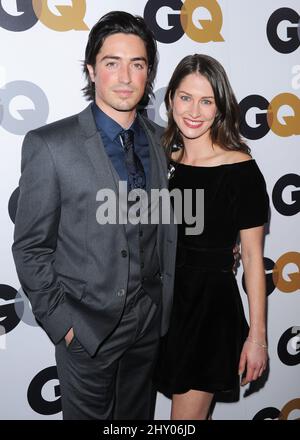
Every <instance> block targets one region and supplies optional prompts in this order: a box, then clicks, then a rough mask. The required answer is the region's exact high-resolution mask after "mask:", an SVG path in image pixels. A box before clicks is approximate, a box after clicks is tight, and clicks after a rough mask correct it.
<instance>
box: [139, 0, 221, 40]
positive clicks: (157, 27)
mask: <svg viewBox="0 0 300 440" xmlns="http://www.w3.org/2000/svg"><path fill="white" fill-rule="evenodd" d="M198 8H205V9H206V10H207V11H208V12H209V13H210V16H211V19H198V20H197V21H198V23H199V26H197V25H196V24H195V22H194V18H195V13H196V10H197V9H198ZM170 10H171V11H172V12H170ZM161 15H163V16H164V17H165V16H167V26H168V27H169V28H165V27H162V25H161V24H160V23H161V21H162V17H161ZM159 18H160V20H159ZM144 19H145V21H146V23H147V24H148V26H149V27H150V29H151V30H152V31H153V33H154V36H155V38H156V40H157V41H160V42H161V43H174V42H175V41H178V40H179V39H180V38H181V37H182V36H183V34H184V33H186V34H187V35H188V36H189V37H190V38H191V39H192V40H193V41H197V42H198V43H207V42H209V41H224V39H223V37H222V35H221V28H222V24H223V15H222V10H221V8H220V5H219V4H218V2H217V1H216V0H186V1H185V2H184V4H183V3H182V1H180V0H159V1H158V0H148V2H147V4H146V6H145V9H144Z"/></svg>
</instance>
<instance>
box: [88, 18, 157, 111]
mask: <svg viewBox="0 0 300 440" xmlns="http://www.w3.org/2000/svg"><path fill="white" fill-rule="evenodd" d="M118 33H122V34H133V35H137V36H138V37H140V38H141V39H142V40H143V41H144V43H145V47H146V52H147V58H148V79H147V84H146V89H145V94H144V97H143V98H142V100H141V102H142V103H144V102H146V101H147V100H148V97H149V96H151V95H153V81H154V78H155V75H156V69H157V45H156V40H155V38H154V36H153V34H152V31H151V30H150V29H149V28H148V27H147V25H146V23H145V21H144V19H143V18H142V17H139V16H133V15H131V14H128V13H127V12H123V11H112V12H109V13H108V14H105V15H104V16H103V17H101V18H100V19H99V21H98V22H97V23H96V24H95V25H94V26H93V28H92V29H91V31H90V34H89V39H88V42H87V46H86V49H85V60H84V62H83V72H84V75H85V78H86V81H87V85H86V86H85V87H84V88H83V89H82V91H83V94H84V96H85V97H86V98H87V100H89V101H91V100H94V99H95V83H94V82H93V81H91V79H90V76H89V72H88V68H87V64H90V65H91V66H93V68H95V64H96V57H97V54H98V52H99V51H100V49H101V47H102V45H103V43H104V40H105V39H106V38H107V37H109V36H110V35H114V34H118Z"/></svg>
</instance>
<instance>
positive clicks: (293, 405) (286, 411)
mask: <svg viewBox="0 0 300 440" xmlns="http://www.w3.org/2000/svg"><path fill="white" fill-rule="evenodd" d="M293 411H300V399H293V400H290V401H289V402H287V403H286V404H285V405H284V406H283V407H282V409H281V411H280V410H279V409H277V408H274V407H267V408H264V409H261V410H260V411H259V412H258V413H257V414H255V416H254V417H253V420H266V419H272V420H275V419H277V420H298V418H296V419H290V418H289V416H290V414H291V413H292V412H293Z"/></svg>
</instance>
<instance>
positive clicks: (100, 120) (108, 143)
mask: <svg viewBox="0 0 300 440" xmlns="http://www.w3.org/2000/svg"><path fill="white" fill-rule="evenodd" d="M92 111H93V115H94V118H95V122H96V126H97V129H98V131H99V132H100V135H101V138H102V141H103V144H104V148H105V151H106V153H107V155H108V157H109V158H110V160H111V162H112V164H113V166H114V167H115V169H116V171H117V173H118V175H119V177H120V180H124V181H128V173H127V168H126V165H125V153H124V149H123V146H122V143H121V140H120V134H121V132H122V131H124V128H123V127H121V125H120V124H118V123H117V122H116V121H114V120H113V119H112V118H111V117H110V116H108V115H107V114H106V113H104V112H103V111H102V110H101V109H100V108H99V107H98V106H97V105H96V104H95V103H93V105H92ZM128 128H130V129H131V130H133V132H134V150H135V152H136V154H137V155H138V157H139V158H140V160H141V162H142V164H143V167H144V170H145V175H146V185H147V186H148V184H149V174H150V152H149V143H148V139H147V136H146V133H145V132H144V130H143V128H142V127H141V126H140V124H139V121H138V118H135V120H134V121H133V123H132V125H131V127H128Z"/></svg>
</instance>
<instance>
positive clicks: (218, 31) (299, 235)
mask: <svg viewBox="0 0 300 440" xmlns="http://www.w3.org/2000/svg"><path fill="white" fill-rule="evenodd" d="M39 5H40V7H42V9H41V8H40V12H39ZM183 7H185V10H186V14H187V17H188V22H187V23H188V25H187V26H184V28H185V31H184V30H183V27H182V24H181V21H180V16H183V10H182V8H183ZM120 8H122V9H123V10H126V11H128V12H131V13H133V14H138V15H141V16H144V17H145V19H146V21H147V22H148V24H149V25H150V26H152V27H154V31H155V35H156V38H157V40H158V47H159V53H160V63H159V69H158V75H157V79H156V83H155V91H156V101H155V103H154V104H152V105H150V106H149V109H148V115H149V117H151V118H152V119H154V120H155V121H156V122H158V123H160V124H161V125H163V124H164V120H165V113H164V107H163V106H162V105H161V103H162V97H163V92H164V88H165V86H166V84H167V82H168V80H169V78H170V76H171V73H172V71H173V69H174V67H175V65H176V64H177V63H178V62H179V60H180V59H181V58H183V57H184V56H185V55H187V54H192V53H196V52H197V53H206V54H209V55H211V56H213V57H215V58H217V59H218V60H219V61H220V62H221V63H222V64H223V65H224V67H225V69H226V71H227V73H228V76H229V78H230V81H231V84H232V86H233V88H234V90H235V93H236V96H237V99H238V101H239V103H240V106H241V109H242V113H243V118H242V130H243V134H244V136H245V137H246V138H247V139H248V143H249V145H250V147H251V148H252V152H253V156H254V157H255V159H256V160H257V162H258V164H259V166H260V168H261V170H262V172H263V174H264V176H265V178H266V181H267V186H268V192H269V195H270V200H271V221H270V226H269V232H268V234H267V236H266V242H265V264H266V277H267V282H268V332H269V347H270V370H269V373H268V377H267V378H266V380H265V381H264V383H262V384H256V385H252V386H247V387H246V388H242V389H241V393H240V399H239V401H238V402H234V403H219V402H218V403H217V404H216V407H215V411H214V415H213V418H214V419H253V418H259V419H267V418H278V417H279V415H280V412H281V417H282V418H283V419H295V418H299V417H300V275H299V271H300V253H299V243H300V232H299V211H300V169H299V168H300V148H299V147H300V145H299V140H300V138H299V135H300V99H299V98H300V58H299V45H300V17H299V14H300V3H299V0H281V1H280V0H265V1H263V2H262V1H261V0H244V1H238V0H218V1H215V0H209V1H208V0H202V1H201V0H185V1H180V0H161V1H157V0H149V1H146V0H124V1H123V2H122V6H121V7H120V1H119V0H110V1H109V2H106V1H101V0H99V1H98V0H73V1H71V0H48V1H47V0H20V1H17V0H0V42H1V46H0V139H1V150H0V155H1V160H0V179H1V186H0V188H1V189H0V210H1V217H0V218H1V228H0V243H1V253H0V394H1V398H0V419H57V418H61V412H60V411H61V406H60V392H59V386H58V385H59V384H58V380H57V376H56V369H55V362H54V348H53V345H52V343H51V342H50V341H49V339H48V337H47V336H46V334H45V333H44V332H43V331H42V330H41V329H40V328H39V327H38V326H37V324H36V322H35V320H34V318H33V316H32V313H31V310H30V306H29V304H28V300H27V299H26V297H25V296H24V294H23V292H22V291H21V290H20V284H19V281H18V278H17V275H16V272H15V267H14V262H13V259H12V254H11V244H12V237H13V227H14V225H13V220H14V214H15V209H16V202H17V196H18V191H17V187H18V179H19V173H20V153H21V145H22V140H23V137H24V135H25V133H26V132H27V131H28V130H30V129H32V128H35V127H38V126H40V125H43V124H45V123H48V122H52V121H54V120H56V119H60V118H62V117H65V116H69V115H71V114H73V113H76V112H78V111H80V110H82V109H83V108H84V107H85V105H86V102H85V101H84V99H83V97H82V95H81V91H80V90H81V88H82V87H83V84H84V81H83V76H82V73H81V60H82V59H83V56H84V50H85V45H86V42H87V36H88V31H89V29H90V28H91V27H92V25H93V24H94V23H95V22H96V21H97V19H98V18H99V17H100V16H102V15H103V14H104V13H106V12H108V11H110V10H119V9H120ZM38 17H39V18H38ZM238 279H239V283H240V290H241V296H242V300H243V303H244V305H245V309H246V312H247V301H246V294H245V292H244V290H243V287H242V268H241V267H240V268H239V272H238ZM214 343H215V344H216V347H217V344H218V341H214ZM199 351H200V353H201V347H199ZM169 410H170V401H169V400H167V399H166V398H165V397H163V396H162V395H159V396H158V401H157V408H156V418H157V419H168V418H169Z"/></svg>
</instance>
